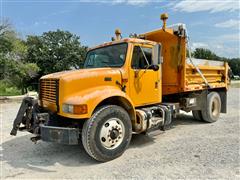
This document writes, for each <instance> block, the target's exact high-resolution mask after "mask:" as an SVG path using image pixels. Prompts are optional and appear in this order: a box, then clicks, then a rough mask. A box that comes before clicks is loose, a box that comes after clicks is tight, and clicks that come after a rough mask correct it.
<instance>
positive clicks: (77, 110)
mask: <svg viewBox="0 0 240 180" xmlns="http://www.w3.org/2000/svg"><path fill="white" fill-rule="evenodd" d="M62 110H63V112H65V113H71V114H87V112H88V108H87V105H86V104H79V105H75V104H74V105H73V104H63V107H62Z"/></svg>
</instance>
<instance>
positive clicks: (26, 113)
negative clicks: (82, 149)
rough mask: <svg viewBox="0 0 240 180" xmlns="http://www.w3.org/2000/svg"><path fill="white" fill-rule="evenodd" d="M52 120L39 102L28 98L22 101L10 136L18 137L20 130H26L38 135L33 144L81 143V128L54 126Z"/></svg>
mask: <svg viewBox="0 0 240 180" xmlns="http://www.w3.org/2000/svg"><path fill="white" fill-rule="evenodd" d="M52 120H53V119H52V118H51V117H50V114H49V113H48V112H44V111H42V110H41V108H40V107H39V106H38V104H37V100H35V99H33V98H31V97H26V98H24V99H23V101H22V104H21V106H20V109H19V111H18V114H17V117H16V119H15V120H14V122H13V128H12V130H11V132H10V134H11V135H13V136H16V135H17V131H18V130H19V131H23V130H26V131H28V132H30V133H32V134H35V135H36V137H32V138H31V140H32V141H33V142H36V141H37V140H40V139H42V140H43V141H48V142H55V143H60V144H69V145H74V144H78V143H79V134H80V133H79V132H80V130H79V128H70V127H68V125H66V126H64V125H58V124H54V123H53V122H52ZM59 121H61V120H59ZM51 122H52V123H51ZM51 124H52V125H51Z"/></svg>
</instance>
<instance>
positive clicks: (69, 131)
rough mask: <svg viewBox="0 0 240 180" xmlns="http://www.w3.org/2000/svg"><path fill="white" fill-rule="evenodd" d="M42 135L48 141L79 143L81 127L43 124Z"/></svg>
mask: <svg viewBox="0 0 240 180" xmlns="http://www.w3.org/2000/svg"><path fill="white" fill-rule="evenodd" d="M40 137H41V140H43V141H47V142H54V143H59V144H68V145H76V144H78V143H79V129H77V128H67V127H54V126H46V125H42V126H41V129H40Z"/></svg>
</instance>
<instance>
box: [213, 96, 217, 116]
mask: <svg viewBox="0 0 240 180" xmlns="http://www.w3.org/2000/svg"><path fill="white" fill-rule="evenodd" d="M212 115H213V116H214V117H217V116H218V115H219V102H218V100H217V99H216V98H214V99H213V102H212Z"/></svg>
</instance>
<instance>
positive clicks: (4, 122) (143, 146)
mask: <svg viewBox="0 0 240 180" xmlns="http://www.w3.org/2000/svg"><path fill="white" fill-rule="evenodd" d="M239 94H240V89H239V88H231V89H230V91H229V94H228V113H227V114H222V115H221V118H220V119H219V121H218V122H216V123H213V124H209V123H204V122H200V121H197V120H194V119H193V118H192V116H191V114H184V115H181V116H180V117H179V118H177V119H176V120H174V122H173V127H172V128H171V129H170V130H168V131H165V132H162V131H155V132H154V133H152V134H150V135H134V136H133V138H132V142H131V145H130V147H129V148H128V149H127V151H126V152H125V153H124V154H123V156H121V157H120V158H118V159H116V160H113V161H110V162H107V163H99V162H96V161H94V160H93V159H91V158H90V157H89V156H88V155H87V154H86V153H85V151H84V149H83V146H82V145H78V146H66V145H59V144H51V143H46V142H38V143H37V144H34V143H32V142H31V141H30V137H31V136H32V135H31V134H28V133H26V132H19V133H18V136H17V137H12V136H10V135H9V132H10V130H11V127H12V121H13V119H14V118H15V116H16V113H17V111H18V108H19V106H20V104H19V103H17V102H11V103H3V104H1V117H0V119H1V140H2V141H1V142H2V144H1V147H0V148H1V178H2V179H8V178H9V179H13V178H15V179H22V178H25V179H26V178H27V179H130V178H131V179H160V178H170V179H176V178H178V179H179V178H181V179H185V178H188V179H205V178H213V179H240V151H239V150H240V149H239V147H240V101H239Z"/></svg>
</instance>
